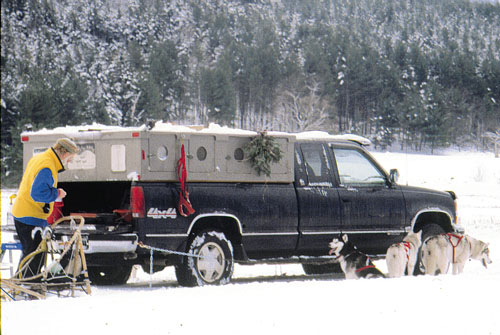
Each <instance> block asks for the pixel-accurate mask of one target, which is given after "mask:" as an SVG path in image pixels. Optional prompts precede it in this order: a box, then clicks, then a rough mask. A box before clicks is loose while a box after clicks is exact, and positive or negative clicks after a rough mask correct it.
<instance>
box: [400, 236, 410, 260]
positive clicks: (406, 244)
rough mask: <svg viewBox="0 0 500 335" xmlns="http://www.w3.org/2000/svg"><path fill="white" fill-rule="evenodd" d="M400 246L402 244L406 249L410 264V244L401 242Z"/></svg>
mask: <svg viewBox="0 0 500 335" xmlns="http://www.w3.org/2000/svg"><path fill="white" fill-rule="evenodd" d="M399 244H401V245H402V246H403V248H404V249H405V253H406V263H408V262H409V261H410V249H411V245H410V242H408V241H403V242H399Z"/></svg>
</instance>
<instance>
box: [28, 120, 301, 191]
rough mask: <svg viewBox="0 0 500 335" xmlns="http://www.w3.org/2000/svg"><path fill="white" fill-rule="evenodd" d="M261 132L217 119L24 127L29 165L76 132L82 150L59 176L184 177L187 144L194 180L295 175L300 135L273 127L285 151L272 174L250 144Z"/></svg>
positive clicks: (70, 178)
mask: <svg viewBox="0 0 500 335" xmlns="http://www.w3.org/2000/svg"><path fill="white" fill-rule="evenodd" d="M258 135H259V134H258V133H256V132H252V131H245V130H238V129H230V128H226V127H220V126H218V125H211V126H209V127H207V128H204V127H199V126H196V127H187V126H175V125H171V124H165V123H161V122H158V123H156V125H155V126H154V127H153V128H152V129H148V128H147V127H146V126H142V127H109V126H102V125H95V124H94V125H92V126H82V127H69V126H68V127H61V128H55V129H52V130H45V129H44V130H41V131H37V132H23V133H22V135H21V139H22V141H23V144H24V167H26V164H27V162H28V160H29V159H30V158H31V157H32V156H33V155H34V154H37V153H39V152H43V151H44V150H46V149H47V148H49V147H51V146H52V145H53V144H54V143H55V142H56V140H57V139H58V138H61V137H69V138H72V139H73V140H74V141H75V143H76V144H77V145H78V147H79V148H80V152H79V154H78V155H77V156H76V157H75V158H74V159H73V161H72V162H71V163H69V164H68V166H67V167H66V171H65V172H64V173H61V174H60V175H59V181H61V182H69V181H83V182H84V181H122V180H137V179H140V180H142V181H173V182H175V181H178V180H179V177H178V161H179V159H180V157H181V147H182V146H183V145H184V152H185V159H186V170H187V179H188V181H190V182H249V183H257V182H276V183H289V182H292V181H293V150H294V149H293V146H294V142H295V136H293V135H290V134H286V133H272V132H270V133H269V134H268V135H269V136H272V137H273V138H274V140H275V141H276V143H278V145H279V146H280V149H281V151H282V152H283V157H282V159H281V160H280V161H279V162H277V163H272V164H271V174H270V176H266V175H258V174H257V172H256V171H255V169H254V168H253V167H252V166H251V164H250V161H249V160H248V157H247V155H246V153H245V146H246V145H247V144H248V143H249V142H250V141H251V140H252V139H253V138H254V137H255V136H258Z"/></svg>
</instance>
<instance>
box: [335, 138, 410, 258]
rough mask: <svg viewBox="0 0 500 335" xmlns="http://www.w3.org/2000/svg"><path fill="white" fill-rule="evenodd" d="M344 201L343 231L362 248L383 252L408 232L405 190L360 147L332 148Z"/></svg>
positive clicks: (342, 201) (340, 194)
mask: <svg viewBox="0 0 500 335" xmlns="http://www.w3.org/2000/svg"><path fill="white" fill-rule="evenodd" d="M333 153H334V159H335V161H336V166H337V170H338V177H337V178H338V182H339V188H338V191H339V196H340V200H341V203H342V213H343V226H342V232H343V233H347V234H348V235H349V239H350V240H351V241H352V242H353V243H354V244H355V245H356V246H357V247H358V248H359V249H360V250H362V251H364V252H366V253H370V254H383V253H385V252H386V251H387V248H388V247H389V245H391V244H392V243H395V242H399V241H401V240H402V238H403V235H404V234H405V230H404V221H405V202H404V198H403V192H402V190H401V188H400V187H398V186H397V185H391V184H390V183H389V182H388V177H387V175H386V173H385V172H383V170H382V168H381V167H380V166H378V164H377V163H376V162H375V161H374V160H373V159H372V158H371V157H370V156H369V155H368V154H366V152H364V151H363V150H362V149H361V148H358V147H350V146H345V147H337V146H335V147H333Z"/></svg>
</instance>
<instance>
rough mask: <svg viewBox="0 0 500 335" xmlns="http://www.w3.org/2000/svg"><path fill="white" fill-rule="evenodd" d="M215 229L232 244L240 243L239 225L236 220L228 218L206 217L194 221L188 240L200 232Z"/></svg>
mask: <svg viewBox="0 0 500 335" xmlns="http://www.w3.org/2000/svg"><path fill="white" fill-rule="evenodd" d="M207 229H215V230H219V231H221V232H223V233H224V234H225V235H226V237H227V238H228V239H229V240H230V241H231V243H233V245H234V244H240V243H241V233H240V228H239V223H238V221H237V220H236V219H234V218H232V217H228V216H206V217H203V218H200V219H198V220H196V222H195V224H194V225H193V227H192V228H191V231H190V233H189V238H190V239H191V238H193V237H194V236H196V234H198V233H199V232H200V231H202V230H207Z"/></svg>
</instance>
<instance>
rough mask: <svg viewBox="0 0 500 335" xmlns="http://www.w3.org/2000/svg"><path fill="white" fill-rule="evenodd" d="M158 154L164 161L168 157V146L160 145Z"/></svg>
mask: <svg viewBox="0 0 500 335" xmlns="http://www.w3.org/2000/svg"><path fill="white" fill-rule="evenodd" d="M156 156H157V157H158V159H159V160H161V161H164V160H166V159H167V157H168V149H167V147H166V146H164V145H162V146H160V147H158V151H157V152H156Z"/></svg>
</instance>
